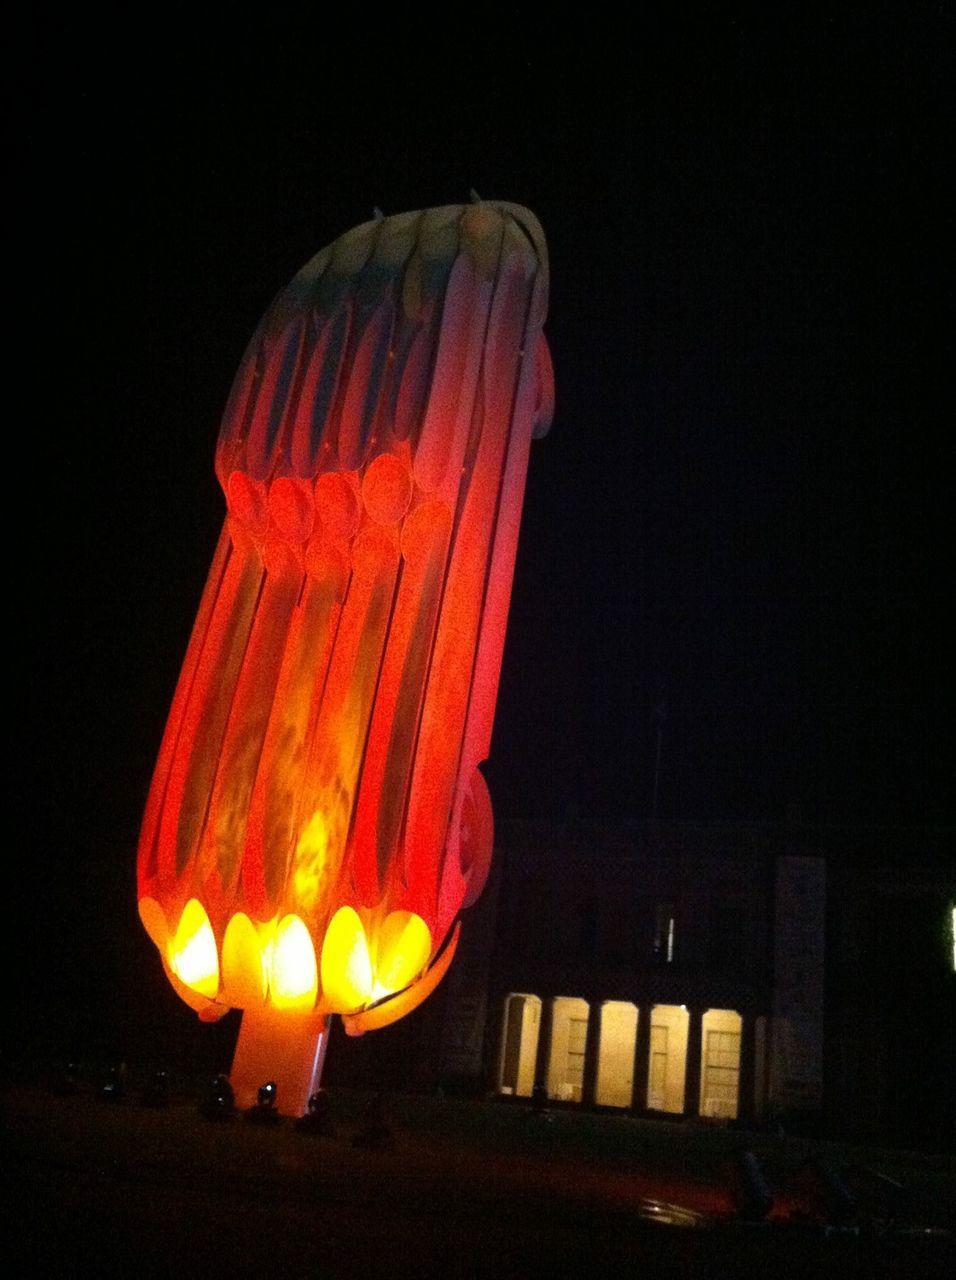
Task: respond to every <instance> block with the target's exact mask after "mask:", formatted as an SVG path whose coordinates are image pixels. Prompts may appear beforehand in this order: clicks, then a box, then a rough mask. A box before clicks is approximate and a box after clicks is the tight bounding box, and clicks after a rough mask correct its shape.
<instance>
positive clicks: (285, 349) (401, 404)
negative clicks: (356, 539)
mask: <svg viewBox="0 0 956 1280" xmlns="http://www.w3.org/2000/svg"><path fill="white" fill-rule="evenodd" d="M547 296H548V257H547V248H546V245H545V239H544V233H543V232H542V230H541V225H540V223H539V222H538V220H537V218H536V217H535V216H534V214H533V213H531V211H530V210H528V209H526V208H524V207H523V206H521V205H517V204H510V203H508V202H506V201H494V200H475V201H473V202H472V203H470V204H457V205H443V206H440V207H438V208H434V209H423V210H417V211H414V212H410V213H399V214H393V215H391V216H389V217H385V216H384V215H381V214H379V213H378V212H377V211H376V216H374V217H373V218H371V219H369V221H368V222H364V223H361V224H360V225H359V226H357V227H354V228H353V229H352V230H351V231H347V232H346V233H345V234H344V235H341V236H339V238H338V239H337V240H335V241H333V242H332V244H330V245H328V246H326V248H324V249H322V250H321V251H320V252H319V253H317V254H316V255H315V256H314V257H313V258H311V259H310V260H309V261H308V262H307V263H306V264H305V266H304V267H303V268H302V269H301V270H300V271H299V272H298V273H297V274H296V275H295V276H294V278H293V279H292V280H291V281H290V282H289V284H288V285H287V286H286V287H285V288H284V289H282V290H281V291H280V293H279V294H278V295H277V296H276V298H275V299H274V301H273V303H272V305H271V306H270V307H269V309H268V311H267V312H266V314H265V316H264V317H263V319H262V321H261V323H260V325H259V327H258V329H257V330H256V333H255V335H254V336H253V339H252V342H251V343H250V345H249V348H248V350H247V352H246V355H245V358H244V360H243V363H242V366H241V367H240V370H239V373H238V375H237V377H236V380H235V383H234V386H233V391H232V395H231V396H230V401H229V404H228V405H227V408H226V413H225V416H224V419H223V424H222V429H221V432H220V436H219V445H218V449H217V456H216V467H217V472H218V474H219V477H220V480H221V482H222V483H223V487H224V488H227V486H228V484H229V478H230V476H231V475H232V474H233V473H234V472H235V471H236V470H240V471H242V472H243V473H244V474H247V475H249V476H251V477H252V478H253V479H254V480H256V481H267V480H269V479H271V478H274V477H275V476H277V475H286V476H293V477H297V478H309V477H315V476H316V475H317V474H319V473H321V472H322V471H324V470H327V469H331V468H334V467H336V466H337V467H341V468H344V469H345V470H355V469H357V468H360V467H362V466H363V465H365V463H366V462H368V461H370V460H371V459H372V458H373V457H375V456H376V454H377V453H378V452H379V451H380V450H381V449H382V448H392V447H394V445H395V444H396V442H401V441H407V442H408V446H409V448H410V449H411V450H412V452H413V453H414V452H415V449H416V443H417V439H418V435H419V432H420V430H421V428H422V426H423V424H424V423H425V422H426V420H427V419H428V417H429V414H430V413H431V415H432V416H434V414H435V412H436V411H437V410H436V405H437V401H436V396H437V395H438V394H439V392H440V393H441V395H442V396H444V402H445V407H446V408H449V406H450V402H449V400H448V397H449V395H450V394H451V390H452V389H453V386H454V383H455V378H456V377H458V376H459V375H460V374H461V373H462V372H463V371H464V368H465V364H463V363H462V362H463V361H465V362H467V360H468V359H470V358H471V357H469V356H468V354H467V353H468V351H469V350H471V344H473V343H474V342H477V343H478V344H479V347H481V348H482V349H483V350H484V351H485V352H486V353H487V351H488V350H489V344H493V345H495V346H496V347H501V344H504V346H505V347H507V348H508V349H511V350H513V351H514V353H515V357H516V360H517V365H516V371H515V377H518V376H519V372H520V369H521V367H523V365H524V364H525V362H526V361H529V362H531V363H532V364H534V365H535V366H536V367H537V368H538V369H539V370H544V371H546V372H547V371H548V370H549V368H550V366H549V364H548V362H547V361H543V360H542V358H541V353H540V351H539V346H540V345H541V344H542V343H543V338H542V336H541V329H542V326H543V324H544V320H545V315H546V312H547ZM482 344H483V345H482ZM449 362H450V363H449ZM452 366H454V368H452ZM459 366H460V368H459ZM488 367H489V368H490V367H491V365H490V363H489V364H488ZM455 368H457V369H458V373H457V374H456V373H455V372H454V369H455ZM539 381H540V375H539ZM540 390H541V389H540V388H539V392H540ZM515 394H516V395H517V388H516V390H515ZM546 399H547V396H546V395H545V396H544V397H542V396H541V395H540V394H539V395H538V396H537V403H538V405H542V404H544V401H545V400H546ZM546 418H547V413H546V412H542V413H538V414H537V416H536V420H535V423H534V424H532V425H533V429H534V431H535V434H536V435H540V434H543V430H542V424H543V423H544V422H545V421H546Z"/></svg>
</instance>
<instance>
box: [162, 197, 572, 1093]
mask: <svg viewBox="0 0 956 1280" xmlns="http://www.w3.org/2000/svg"><path fill="white" fill-rule="evenodd" d="M546 304H547V256H546V251H545V247H544V239H543V236H542V234H541V229H540V227H539V226H538V224H537V222H536V220H535V219H534V217H533V215H531V214H530V213H528V211H527V210H525V209H521V208H519V207H517V206H513V205H507V204H483V203H480V202H479V203H476V204H473V205H470V206H466V207H461V206H449V207H446V208H441V209H431V210H427V211H425V212H422V213H413V214H402V215H399V216H396V217H391V218H385V219H379V220H377V221H375V222H371V223H367V224H365V225H364V226H361V227H358V228H356V229H355V230H354V231H351V232H349V233H348V234H347V235H345V236H343V237H341V238H340V239H339V240H338V241H336V242H335V244H333V245H332V246H331V247H330V248H328V249H326V250H324V251H323V252H322V253H320V254H318V255H317V256H316V258H314V259H313V260H312V261H311V262H310V263H308V264H307V265H306V266H305V267H304V268H303V270H302V271H301V272H300V273H299V275H298V276H296V278H295V279H294V280H293V281H292V283H291V284H290V285H289V287H288V288H287V289H286V290H285V291H284V292H283V293H281V294H280V295H279V297H278V298H277V299H276V301H275V303H274V304H273V305H272V307H271V308H270V310H269V311H268V312H267V314H266V316H265V317H264V319H263V321H262V323H261V325H260V326H259V329H258V331H257V332H256V334H255V336H254V337H253V340H252V343H251V344H250V347H249V349H248V351H247V354H246V356H245V358H244V360H243V363H242V365H241V367H240V370H239V373H238V375H237V377H236V381H235V384H234V387H233V391H232V394H231V396H230V400H229V404H228V406H227V408H226V413H225V417H224V420H223V424H222V430H221V433H220V437H219V444H218V447H217V452H216V472H217V475H218V477H219V481H220V483H221V485H222V489H223V492H224V494H225V498H226V506H227V518H226V525H225V528H224V530H223V534H222V537H221V539H220V542H219V546H218V548H217V550H216V554H215V558H214V560H213V565H212V568H211V570H210V574H209V579H208V582H207V585H206V590H205V593H204V595H203V599H202V602H201V604H200V608H199V613H198V615H197V618H196V623H195V626H194V628H193V634H192V638H191V640H190V643H189V648H188V651H187V654H186V658H185V661H184V663H183V669H182V673H181V676H180V680H179V684H178V687H177V690H176V693H175V696H174V699H173V704H172V707H171V709H170V714H169V720H168V722H167V727H166V733H165V735H164V738H163V742H162V746H161V748H160V753H159V759H158V762H157V765H156V770H155V773H154V777H153V784H152V788H151V790H150V796H149V800H148V803H147V809H146V814H145V817H144V820H143V829H142V835H141V838H140V848H139V861H138V877H139V897H140V914H141V916H142V919H143V923H144V925H145V927H146V929H147V931H148V932H149V934H150V937H151V938H152V939H153V941H154V942H155V943H156V945H157V947H158V948H159V951H160V954H161V956H162V957H163V961H164V964H165V966H166V969H167V973H168V975H169V977H170V981H171V982H172V984H173V986H174V988H175V989H176V991H177V992H178V993H179V994H180V995H182V996H183V998H184V999H185V1000H186V1001H187V1002H188V1003H189V1004H190V1005H191V1006H192V1007H193V1008H196V1009H197V1011H198V1012H199V1013H200V1015H201V1016H202V1017H213V1016H216V1015H217V1014H218V1013H219V1012H221V1011H222V1010H224V1009H225V1008H226V1007H228V1006H229V1005H230V1004H235V1005H239V1006H240V1007H242V1008H244V1009H245V1010H246V1011H247V1012H246V1018H247V1024H245V1025H247V1032H244V1033H243V1035H242V1036H241V1037H240V1048H239V1054H238V1057H237V1070H238V1069H239V1067H240V1065H241V1061H240V1060H241V1059H242V1058H243V1055H246V1057H247V1059H248V1061H250V1062H251V1061H254V1062H255V1063H256V1069H260V1068H261V1066H262V1065H263V1064H264V1063H266V1062H268V1060H269V1059H268V1054H267V1053H266V1052H265V1051H264V1050H262V1051H260V1050H261V1046H260V1045H259V1043H258V1039H260V1038H261V1037H264V1036H269V1037H278V1038H280V1039H281V1037H282V1036H283V1035H284V1034H285V1033H284V1032H283V1031H282V1030H281V1028H282V1026H284V1025H285V1026H288V1027H290V1028H293V1027H294V1029H295V1030H294V1033H293V1031H291V1030H290V1031H289V1032H288V1036H287V1044H286V1049H285V1051H284V1059H283V1060H285V1061H288V1062H290V1063H291V1061H292V1059H293V1058H294V1057H295V1056H296V1055H299V1056H300V1057H301V1055H302V1053H304V1052H306V1050H305V1049H304V1048H303V1047H302V1046H304V1045H307V1044H308V1042H309V1036H310V1035H311V1034H312V1030H313V1028H314V1026H317V1025H318V1024H319V1023H318V1021H317V1020H319V1021H320V1020H321V1019H322V1018H324V1017H325V1016H327V1015H328V1013H330V1012H339V1013H341V1014H343V1016H344V1017H346V1019H347V1020H348V1021H349V1025H350V1027H351V1029H352V1030H353V1031H356V1032H357V1031H362V1030H368V1029H372V1028H374V1027H377V1026H384V1025H386V1024H387V1023H388V1022H389V1021H391V1020H393V1019H394V1018H395V1017H398V1016H401V1015H402V1013H404V1012H407V1011H408V1010H409V1009H410V1008H412V1007H414V1005H415V1004H417V1003H418V1002H419V1001H420V1000H421V999H423V998H424V996H425V995H426V994H427V992H428V991H429V990H431V989H432V987H433V986H434V985H435V984H436V983H437V981H438V980H439V979H440V977H441V974H442V973H443V972H444V971H445V969H446V968H447V965H448V964H449V963H450V960H451V954H452V952H453V950H454V947H453V945H452V944H449V945H447V946H446V945H445V942H446V939H447V938H448V936H449V932H450V931H451V930H452V929H457V925H456V919H457V917H458V915H459V912H460V911H461V909H462V907H463V906H467V905H469V904H470V903H471V902H472V901H474V899H475V897H477V895H478V893H480V891H481V887H482V885H483V884H484V880H485V877H486V875H487V872H488V865H489V861H490V857H491V849H492V845H493V823H492V815H491V805H490V801H489V798H488V792H487V788H486V786H485V783H484V779H483V778H482V776H481V773H480V772H479V766H480V764H481V763H482V762H483V761H484V760H485V759H486V757H487V755H488V751H489V746H490V738H491V725H492V717H493V712H494V704H495V699H496V696H497V685H498V674H499V669H500V664H501V654H502V647H503V644H504V632H505V622H506V618H507V612H508V604H509V598H510V592H511V580H512V575H513V569H514V557H515V550H516V545H517V536H518V525H519V522H520V513H521V504H522V498H523V493H524V482H525V474H526V469H527V463H528V455H529V450H530V443H531V439H532V436H535V435H541V434H543V433H544V431H546V430H547V426H548V423H549V421H550V414H551V401H552V378H551V365H550V358H549V356H548V353H547V346H546V343H545V341H544V337H543V334H542V326H543V323H544V317H545V309H546ZM455 937H457V933H456V934H455ZM443 948H444V949H443ZM253 1014H254V1017H252V1015H253ZM252 1028H257V1030H253V1029H252ZM280 1056H281V1055H280ZM250 1070H251V1068H250ZM291 1070H292V1069H291V1067H290V1071H291ZM292 1074H293V1075H294V1077H295V1080H296V1082H297V1083H296V1085H295V1087H296V1088H297V1089H298V1088H300V1087H302V1073H301V1072H300V1073H298V1074H295V1073H294V1072H293V1073H292ZM290 1078H291V1076H290ZM283 1101H285V1100H284V1099H283Z"/></svg>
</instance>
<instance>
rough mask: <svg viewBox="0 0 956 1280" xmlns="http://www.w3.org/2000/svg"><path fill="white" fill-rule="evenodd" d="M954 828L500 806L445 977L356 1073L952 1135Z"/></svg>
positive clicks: (352, 1057) (674, 1112)
mask: <svg viewBox="0 0 956 1280" xmlns="http://www.w3.org/2000/svg"><path fill="white" fill-rule="evenodd" d="M954 834H956V833H954V832H953V830H952V829H951V828H950V829H947V828H940V827H934V828H879V827H815V826H808V825H800V824H796V823H781V824H758V823H686V822H681V823H655V824H653V825H650V824H649V825H647V826H646V827H643V828H640V829H631V830H626V829H601V828H595V827H585V826H583V825H579V824H578V825H574V826H564V827H558V826H553V825H547V824H538V823H513V824H501V826H500V829H499V831H498V836H497V849H496V855H495V864H494V871H493V874H492V876H491V878H490V880H489V883H488V886H487V888H486V890H485V893H484V894H483V896H482V898H481V899H480V900H479V902H478V903H477V904H476V905H475V906H474V907H473V908H472V909H471V910H470V911H469V912H468V915H467V917H466V920H465V928H464V930H463V933H462V941H461V945H460V947H459V951H458V954H457V956H456V958H455V962H454V964H453V965H452V968H451V970H450V972H449V974H448V977H447V978H446V980H445V983H444V984H443V988H440V989H439V992H437V993H436V996H435V997H434V998H433V999H432V1000H431V1001H429V1002H428V1003H427V1004H426V1005H425V1006H424V1007H423V1008H422V1009H421V1010H419V1011H418V1012H417V1013H416V1014H414V1015H412V1017H411V1018H409V1019H407V1020H406V1023H407V1025H405V1024H399V1026H398V1027H397V1028H395V1029H394V1033H393V1032H391V1031H390V1032H388V1033H382V1035H381V1036H380V1037H378V1036H376V1037H367V1038H366V1040H365V1042H363V1044H362V1045H361V1046H350V1047H349V1049H348V1050H347V1051H346V1052H345V1054H344V1057H343V1058H341V1059H340V1068H341V1070H342V1072H343V1078H344V1076H346V1075H347V1076H348V1077H349V1078H350V1079H355V1080H356V1081H359V1080H361V1081H363V1082H368V1083H372V1082H374V1083H389V1082H392V1083H395V1084H396V1085H401V1086H403V1087H409V1086H410V1087H425V1088H427V1087H434V1086H436V1085H438V1084H439V1083H441V1084H443V1085H444V1086H445V1087H457V1088H460V1089H463V1090H466V1091H470V1092H483V1093H491V1094H494V1095H495V1096H497V1097H499V1098H500V1099H501V1100H502V1101H505V1102H507V1101H515V1100H517V1101H519V1102H524V1103H525V1104H526V1102H527V1100H528V1099H530V1098H531V1097H532V1094H533V1092H534V1091H535V1086H538V1093H539V1096H540V1094H541V1093H542V1092H543V1093H544V1094H546V1096H547V1098H548V1099H549V1101H550V1104H551V1105H554V1106H562V1107H569V1108H575V1107H594V1108H601V1109H607V1110H609V1111H617V1112H620V1113H622V1114H623V1113H630V1114H647V1115H657V1116H662V1117H673V1118H680V1117H689V1118H700V1119H702V1120H711V1121H714V1122H719V1121H723V1122H727V1121H740V1122H742V1123H753V1122H764V1121H766V1122H771V1123H777V1122H782V1123H784V1124H785V1125H787V1126H789V1125H804V1126H806V1127H808V1128H814V1129H817V1130H818V1131H821V1132H827V1133H832V1134H834V1135H837V1134H840V1135H846V1136H855V1137H861V1138H866V1137H874V1136H880V1137H886V1136H890V1137H892V1138H893V1139H894V1140H898V1141H900V1142H911V1143H915V1144H917V1145H925V1146H929V1147H939V1146H941V1145H942V1146H945V1144H946V1143H947V1142H952V1141H953V1137H954V1135H956V1124H954V1119H956V1116H954V1088H953V1083H952V1082H953V1080H954V1079H956V1054H954V1049H956V1037H954V1035H953V1027H954V1026H956V973H954V967H956V956H954V950H953V948H954V940H953V927H954V919H953V909H954V904H956V862H954V859H953V856H952V850H953V849H954V848H956V840H954ZM386 1037H389V1038H386ZM370 1041H375V1042H376V1043H375V1044H374V1045H373V1044H371V1043H370ZM334 1058H335V1055H332V1056H331V1057H330V1064H331V1063H332V1061H333V1060H334ZM335 1074H336V1076H338V1071H336V1073H335Z"/></svg>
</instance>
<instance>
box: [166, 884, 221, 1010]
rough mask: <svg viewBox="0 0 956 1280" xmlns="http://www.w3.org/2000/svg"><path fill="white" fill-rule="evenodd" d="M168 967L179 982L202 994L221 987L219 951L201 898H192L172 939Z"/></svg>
mask: <svg viewBox="0 0 956 1280" xmlns="http://www.w3.org/2000/svg"><path fill="white" fill-rule="evenodd" d="M169 967H170V969H172V971H173V973H175V975H176V977H177V978H178V979H179V981H180V982H182V983H184V984H185V985H186V986H187V987H189V988H190V989H191V990H193V991H198V992H199V994H200V995H203V996H210V997H212V996H214V995H215V994H216V992H217V991H218V990H219V955H218V953H217V950H216V939H215V937H214V936H213V932H212V925H211V924H210V923H209V917H208V916H207V915H206V912H205V909H204V907H203V905H202V903H201V902H198V901H197V900H196V899H195V898H190V899H189V901H188V902H187V903H186V905H185V907H184V908H183V914H182V916H181V917H180V920H179V927H178V928H177V930H176V933H175V935H174V937H173V938H172V940H171V942H170V943H169Z"/></svg>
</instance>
